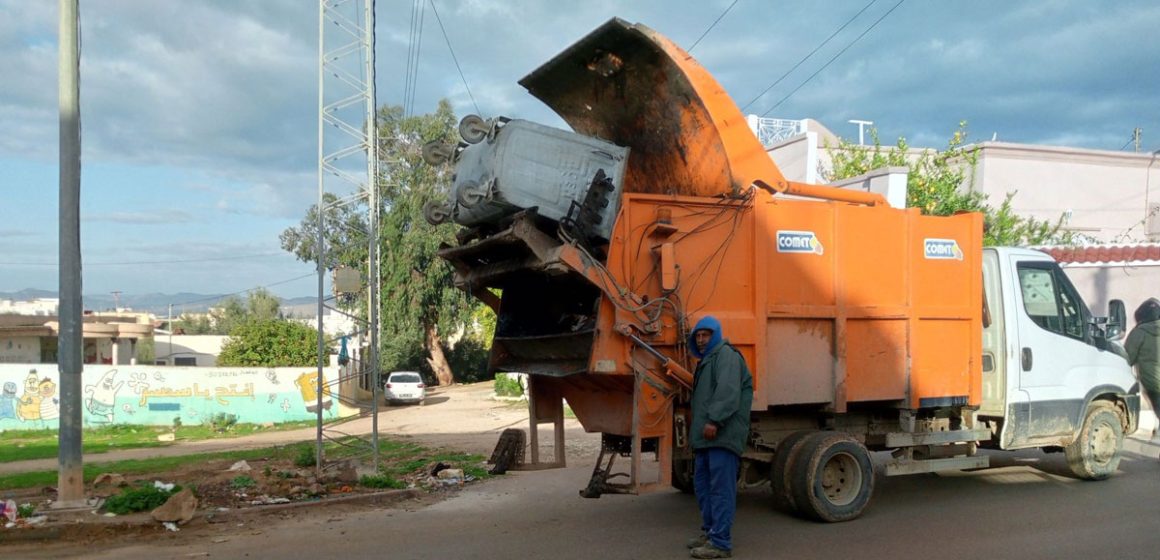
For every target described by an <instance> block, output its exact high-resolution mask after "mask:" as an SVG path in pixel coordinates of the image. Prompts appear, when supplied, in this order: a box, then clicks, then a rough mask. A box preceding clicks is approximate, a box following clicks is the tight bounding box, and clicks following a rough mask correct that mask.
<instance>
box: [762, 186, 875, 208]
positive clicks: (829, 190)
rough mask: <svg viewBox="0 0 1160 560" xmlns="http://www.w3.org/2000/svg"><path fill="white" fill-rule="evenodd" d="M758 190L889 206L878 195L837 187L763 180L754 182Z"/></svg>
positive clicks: (774, 193)
mask: <svg viewBox="0 0 1160 560" xmlns="http://www.w3.org/2000/svg"><path fill="white" fill-rule="evenodd" d="M753 184H754V185H757V187H758V188H760V189H762V190H765V191H767V192H769V194H773V195H776V194H779V193H784V194H792V195H796V196H806V197H809V198H818V199H822V200H833V201H836V202H852V203H854V204H865V205H867V206H889V203H888V202H887V201H886V198H885V197H883V196H882V195H880V194H878V193H868V192H862V191H852V190H848V189H839V188H836V187H827V186H824V185H811V184H809V183H797V182H794V181H786V180H781V181H776V182H774V184H772V185H771V184H769V183H766V182H765V181H762V180H761V179H757V180H755V181H753Z"/></svg>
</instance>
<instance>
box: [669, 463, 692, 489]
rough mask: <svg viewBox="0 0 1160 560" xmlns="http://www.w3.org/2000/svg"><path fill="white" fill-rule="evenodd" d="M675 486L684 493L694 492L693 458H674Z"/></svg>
mask: <svg viewBox="0 0 1160 560" xmlns="http://www.w3.org/2000/svg"><path fill="white" fill-rule="evenodd" d="M673 488H676V489H677V490H680V491H681V493H683V494H692V493H693V460H692V459H673Z"/></svg>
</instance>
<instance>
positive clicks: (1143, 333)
mask: <svg viewBox="0 0 1160 560" xmlns="http://www.w3.org/2000/svg"><path fill="white" fill-rule="evenodd" d="M1136 321H1137V323H1136V328H1134V329H1132V332H1131V333H1129V334H1128V339H1127V340H1125V341H1124V350H1126V351H1127V352H1128V364H1130V365H1133V366H1136V371H1137V372H1138V375H1139V376H1140V385H1143V386H1144V389H1146V390H1148V391H1151V392H1153V393H1157V392H1160V303H1156V302H1155V300H1148V301H1145V302H1144V304H1143V305H1141V306H1140V309H1137V310H1136ZM1153 406H1155V405H1153Z"/></svg>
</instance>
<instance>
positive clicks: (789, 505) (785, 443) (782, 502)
mask: <svg viewBox="0 0 1160 560" xmlns="http://www.w3.org/2000/svg"><path fill="white" fill-rule="evenodd" d="M817 433H819V432H817V431H816V430H802V431H800V432H793V433H791V434H790V435H788V436H786V437H785V439H783V440H781V441H780V442H778V444H777V448H776V449H774V451H773V462H772V463H771V464H770V467H769V482H770V488H771V489H772V490H773V505H774V507H776V508H777V509H780V510H782V511H785V512H789V513H793V512H794V511H797V507H796V506H795V505H794V501H793V493H792V492H790V491H789V489H790V487H791V486H792V481H791V479H790V477H791V476H792V474H793V462H794V459H795V458H797V456H798V453H799V452H800V451H801V449H802V447H803V444H805V442H806V439H807V438H808V437H809V436H811V435H814V434H817Z"/></svg>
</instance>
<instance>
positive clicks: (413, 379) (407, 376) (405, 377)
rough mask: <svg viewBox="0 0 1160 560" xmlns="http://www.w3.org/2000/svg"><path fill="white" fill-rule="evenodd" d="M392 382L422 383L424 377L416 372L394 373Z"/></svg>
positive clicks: (391, 378)
mask: <svg viewBox="0 0 1160 560" xmlns="http://www.w3.org/2000/svg"><path fill="white" fill-rule="evenodd" d="M390 381H391V383H422V382H423V379H422V378H420V377H419V374H416V373H392V374H391V377H390Z"/></svg>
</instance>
